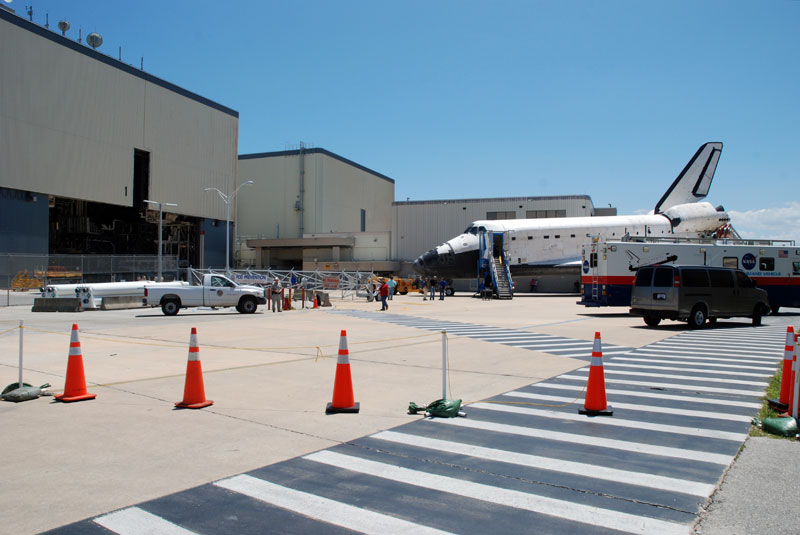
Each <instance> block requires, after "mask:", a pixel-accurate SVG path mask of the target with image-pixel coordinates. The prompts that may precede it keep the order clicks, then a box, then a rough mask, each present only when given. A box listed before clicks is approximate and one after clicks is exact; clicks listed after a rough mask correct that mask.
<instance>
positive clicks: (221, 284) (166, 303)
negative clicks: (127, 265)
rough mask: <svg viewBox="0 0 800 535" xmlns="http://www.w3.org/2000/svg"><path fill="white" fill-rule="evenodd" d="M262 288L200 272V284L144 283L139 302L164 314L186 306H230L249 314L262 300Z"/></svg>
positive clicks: (172, 314) (264, 301)
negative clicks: (162, 284) (142, 296)
mask: <svg viewBox="0 0 800 535" xmlns="http://www.w3.org/2000/svg"><path fill="white" fill-rule="evenodd" d="M266 302H267V299H266V297H265V296H264V289H263V288H259V287H258V286H244V285H241V284H236V283H235V282H233V281H232V280H231V279H229V278H228V277H226V276H224V275H217V274H210V275H203V285H202V286H177V285H176V286H145V288H144V299H143V300H142V304H143V305H145V306H151V307H157V306H160V307H161V311H162V312H163V313H164V315H165V316H174V315H175V314H177V313H178V311H179V310H180V309H182V308H188V307H199V306H207V307H232V306H235V307H236V310H238V311H239V312H241V313H242V314H252V313H253V312H255V311H256V309H257V308H258V305H263V304H266Z"/></svg>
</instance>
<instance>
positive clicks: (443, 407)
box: [408, 399, 461, 418]
mask: <svg viewBox="0 0 800 535" xmlns="http://www.w3.org/2000/svg"><path fill="white" fill-rule="evenodd" d="M460 409H461V400H460V399H437V400H436V401H433V402H431V403H429V404H428V405H426V406H424V407H420V406H419V405H417V404H416V403H414V402H413V401H412V402H411V403H409V404H408V414H417V413H418V412H420V411H424V412H426V413H428V414H429V415H430V416H436V417H439V418H455V417H456V416H458V411H459V410H460Z"/></svg>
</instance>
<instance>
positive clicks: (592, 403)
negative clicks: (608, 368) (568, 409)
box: [578, 332, 614, 416]
mask: <svg viewBox="0 0 800 535" xmlns="http://www.w3.org/2000/svg"><path fill="white" fill-rule="evenodd" d="M578 413H579V414H586V415H587V416H611V415H613V414H614V411H612V410H611V407H609V406H608V403H607V402H606V378H605V374H604V373H603V350H602V347H601V344H600V333H599V332H596V333H594V347H593V348H592V364H591V366H590V367H589V382H588V383H587V385H586V399H585V400H584V403H583V409H579V410H578Z"/></svg>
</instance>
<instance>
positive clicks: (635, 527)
mask: <svg viewBox="0 0 800 535" xmlns="http://www.w3.org/2000/svg"><path fill="white" fill-rule="evenodd" d="M303 458H304V459H309V460H312V461H316V462H319V463H324V464H328V465H331V466H336V467H338V468H343V469H345V470H351V471H354V472H359V473H362V474H368V475H371V476H375V477H380V478H383V479H388V480H390V481H397V482H400V483H406V484H408V485H414V486H417V487H422V488H427V489H432V490H438V491H440V492H448V493H450V494H456V495H458V496H464V497H467V498H472V499H475V500H481V501H483V502H489V503H494V504H498V505H502V506H505V507H513V508H516V509H523V510H526V511H532V512H534V513H539V514H544V515H549V516H554V517H557V518H564V519H567V520H570V521H572V522H578V523H581V524H587V525H591V526H600V527H604V528H607V529H616V530H619V531H623V532H626V533H641V534H648V535H649V534H652V533H659V534H663V535H671V534H676V535H677V534H680V535H686V533H687V532H688V529H689V525H688V524H677V523H675V522H666V521H664V520H657V519H654V518H648V517H643V516H636V515H631V514H628V513H621V512H617V511H612V510H609V509H601V508H599V507H592V506H588V505H582V504H579V503H573V502H569V501H565V500H557V499H554V498H547V497H544V496H537V495H536V494H528V493H525V492H520V491H516V490H508V489H502V488H498V487H492V486H490V485H484V484H481V483H474V482H472V481H463V480H460V479H454V478H451V477H445V476H439V475H436V474H429V473H426V472H422V471H419V470H410V469H408V468H401V467H399V466H393V465H389V464H384V463H378V462H375V461H369V460H366V459H360V458H358V457H352V456H350V455H342V454H340V453H334V452H332V451H328V450H324V451H320V452H317V453H312V454H310V455H306V456H305V457H303Z"/></svg>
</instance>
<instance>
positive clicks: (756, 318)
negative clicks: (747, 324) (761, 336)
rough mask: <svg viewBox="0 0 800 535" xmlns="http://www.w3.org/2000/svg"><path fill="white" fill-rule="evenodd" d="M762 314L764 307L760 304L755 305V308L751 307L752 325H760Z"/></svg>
mask: <svg viewBox="0 0 800 535" xmlns="http://www.w3.org/2000/svg"><path fill="white" fill-rule="evenodd" d="M763 315H764V307H763V306H762V305H756V308H755V309H753V327H760V326H761V316H763Z"/></svg>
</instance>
